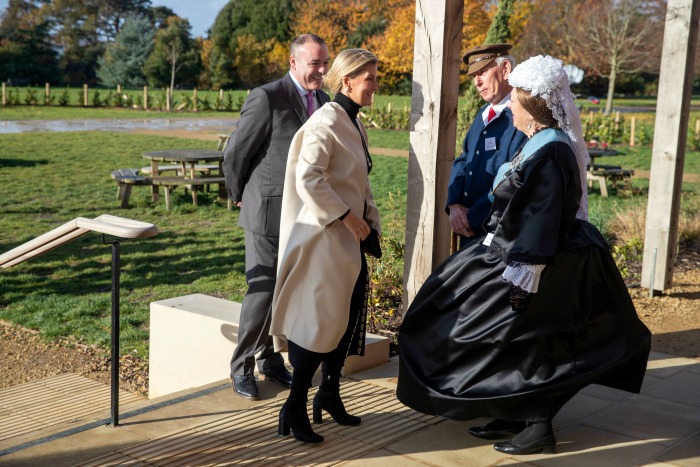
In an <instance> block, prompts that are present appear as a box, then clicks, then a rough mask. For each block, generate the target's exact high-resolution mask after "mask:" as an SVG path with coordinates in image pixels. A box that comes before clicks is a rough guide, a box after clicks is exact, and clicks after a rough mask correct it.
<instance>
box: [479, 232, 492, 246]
mask: <svg viewBox="0 0 700 467" xmlns="http://www.w3.org/2000/svg"><path fill="white" fill-rule="evenodd" d="M491 240H493V234H492V233H488V234H486V238H485V239H484V241H483V242H481V244H482V245H486V246H489V245H491Z"/></svg>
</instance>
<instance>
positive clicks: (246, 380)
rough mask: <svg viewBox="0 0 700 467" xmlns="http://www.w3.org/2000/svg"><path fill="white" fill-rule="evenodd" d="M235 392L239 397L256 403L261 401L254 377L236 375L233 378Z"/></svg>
mask: <svg viewBox="0 0 700 467" xmlns="http://www.w3.org/2000/svg"><path fill="white" fill-rule="evenodd" d="M233 392H234V394H236V395H237V396H241V397H244V398H246V399H250V400H253V401H256V400H258V399H260V392H259V391H258V384H257V383H256V382H255V376H253V375H236V376H234V377H233Z"/></svg>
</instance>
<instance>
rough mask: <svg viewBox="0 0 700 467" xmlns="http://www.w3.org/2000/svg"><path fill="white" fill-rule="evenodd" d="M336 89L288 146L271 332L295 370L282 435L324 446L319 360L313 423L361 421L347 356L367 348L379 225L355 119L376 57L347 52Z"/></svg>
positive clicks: (372, 82)
mask: <svg viewBox="0 0 700 467" xmlns="http://www.w3.org/2000/svg"><path fill="white" fill-rule="evenodd" d="M324 83H325V85H326V86H327V87H328V88H329V89H330V91H331V92H333V93H334V94H335V99H334V100H333V102H330V103H327V104H325V105H324V106H323V107H321V108H320V109H318V110H317V111H316V112H315V113H314V114H313V115H312V116H311V117H310V118H309V120H308V121H307V122H306V123H305V124H304V125H303V126H302V127H301V129H299V131H298V132H297V134H296V135H295V137H294V139H293V140H292V145H291V147H290V150H289V157H288V159H287V169H286V175H285V184H284V194H283V197H282V219H281V224H280V262H279V265H278V269H277V283H276V286H275V293H274V298H273V305H272V325H271V329H270V334H271V335H272V336H273V337H274V340H275V348H276V349H279V350H282V349H284V348H287V349H288V351H289V361H290V363H291V364H292V366H293V367H294V372H293V374H292V384H291V390H290V393H289V397H288V399H287V401H286V402H285V404H284V405H283V406H282V409H281V411H280V415H279V434H280V435H287V434H289V430H290V428H291V431H292V432H293V433H294V437H295V438H296V439H297V440H299V441H303V442H308V443H320V442H322V441H323V437H322V436H320V435H318V434H316V433H314V431H313V430H312V428H311V424H310V422H309V419H308V416H307V412H306V403H307V395H308V390H309V387H310V386H311V379H312V377H313V375H314V373H315V372H316V370H317V369H318V367H319V365H321V364H323V365H322V381H321V385H320V387H319V389H318V392H317V394H316V396H315V397H314V400H313V413H314V421H315V422H317V423H320V422H321V421H322V411H323V410H325V411H326V412H328V413H329V414H330V415H331V416H332V418H333V419H334V420H335V421H336V422H337V423H340V424H341V425H358V424H359V423H360V417H356V416H352V415H349V414H348V413H347V412H346V410H345V407H344V405H343V402H342V400H341V399H340V381H339V379H340V370H341V369H342V367H343V364H344V361H345V358H346V357H347V356H348V355H353V354H358V355H362V354H363V353H364V337H365V334H364V330H365V322H366V302H367V300H366V296H365V293H366V290H367V283H368V275H367V265H366V261H365V257H364V253H363V252H362V249H361V243H360V242H361V240H364V239H365V238H367V236H368V235H369V234H370V232H371V230H372V229H376V230H377V232H379V231H380V225H379V212H378V211H377V207H376V205H375V203H374V200H373V197H372V187H371V186H370V183H369V178H368V174H369V172H370V170H371V169H372V159H371V158H370V155H369V152H368V150H367V148H368V145H367V132H366V131H365V129H364V127H363V126H362V123H361V122H360V120H359V118H358V117H357V115H358V113H359V110H360V108H361V107H363V106H367V105H370V104H371V103H372V98H373V96H374V93H375V92H376V91H377V89H378V85H377V57H376V56H375V55H374V54H372V53H371V52H369V51H367V50H364V49H347V50H343V51H342V52H340V53H339V54H338V56H337V57H336V58H335V60H334V62H333V65H332V67H331V69H330V70H329V72H328V74H327V75H326V77H325V79H324Z"/></svg>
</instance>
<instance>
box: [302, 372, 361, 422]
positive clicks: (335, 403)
mask: <svg viewBox="0 0 700 467" xmlns="http://www.w3.org/2000/svg"><path fill="white" fill-rule="evenodd" d="M313 409H314V423H323V412H322V410H325V411H326V412H328V413H329V414H330V416H331V417H333V420H335V421H336V422H337V423H338V424H340V425H353V426H354V425H359V424H360V422H361V421H362V419H361V418H360V417H357V416H355V415H350V414H348V413H347V411H346V410H345V405H343V401H342V399H341V398H340V376H338V375H330V374H328V373H322V379H321V385H320V386H319V387H318V392H316V395H315V396H314V400H313Z"/></svg>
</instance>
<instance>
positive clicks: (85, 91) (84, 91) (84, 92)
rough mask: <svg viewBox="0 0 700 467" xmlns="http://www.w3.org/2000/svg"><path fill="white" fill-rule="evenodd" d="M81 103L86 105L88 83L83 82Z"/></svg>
mask: <svg viewBox="0 0 700 467" xmlns="http://www.w3.org/2000/svg"><path fill="white" fill-rule="evenodd" d="M83 105H84V106H85V107H87V106H88V85H87V84H83Z"/></svg>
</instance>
